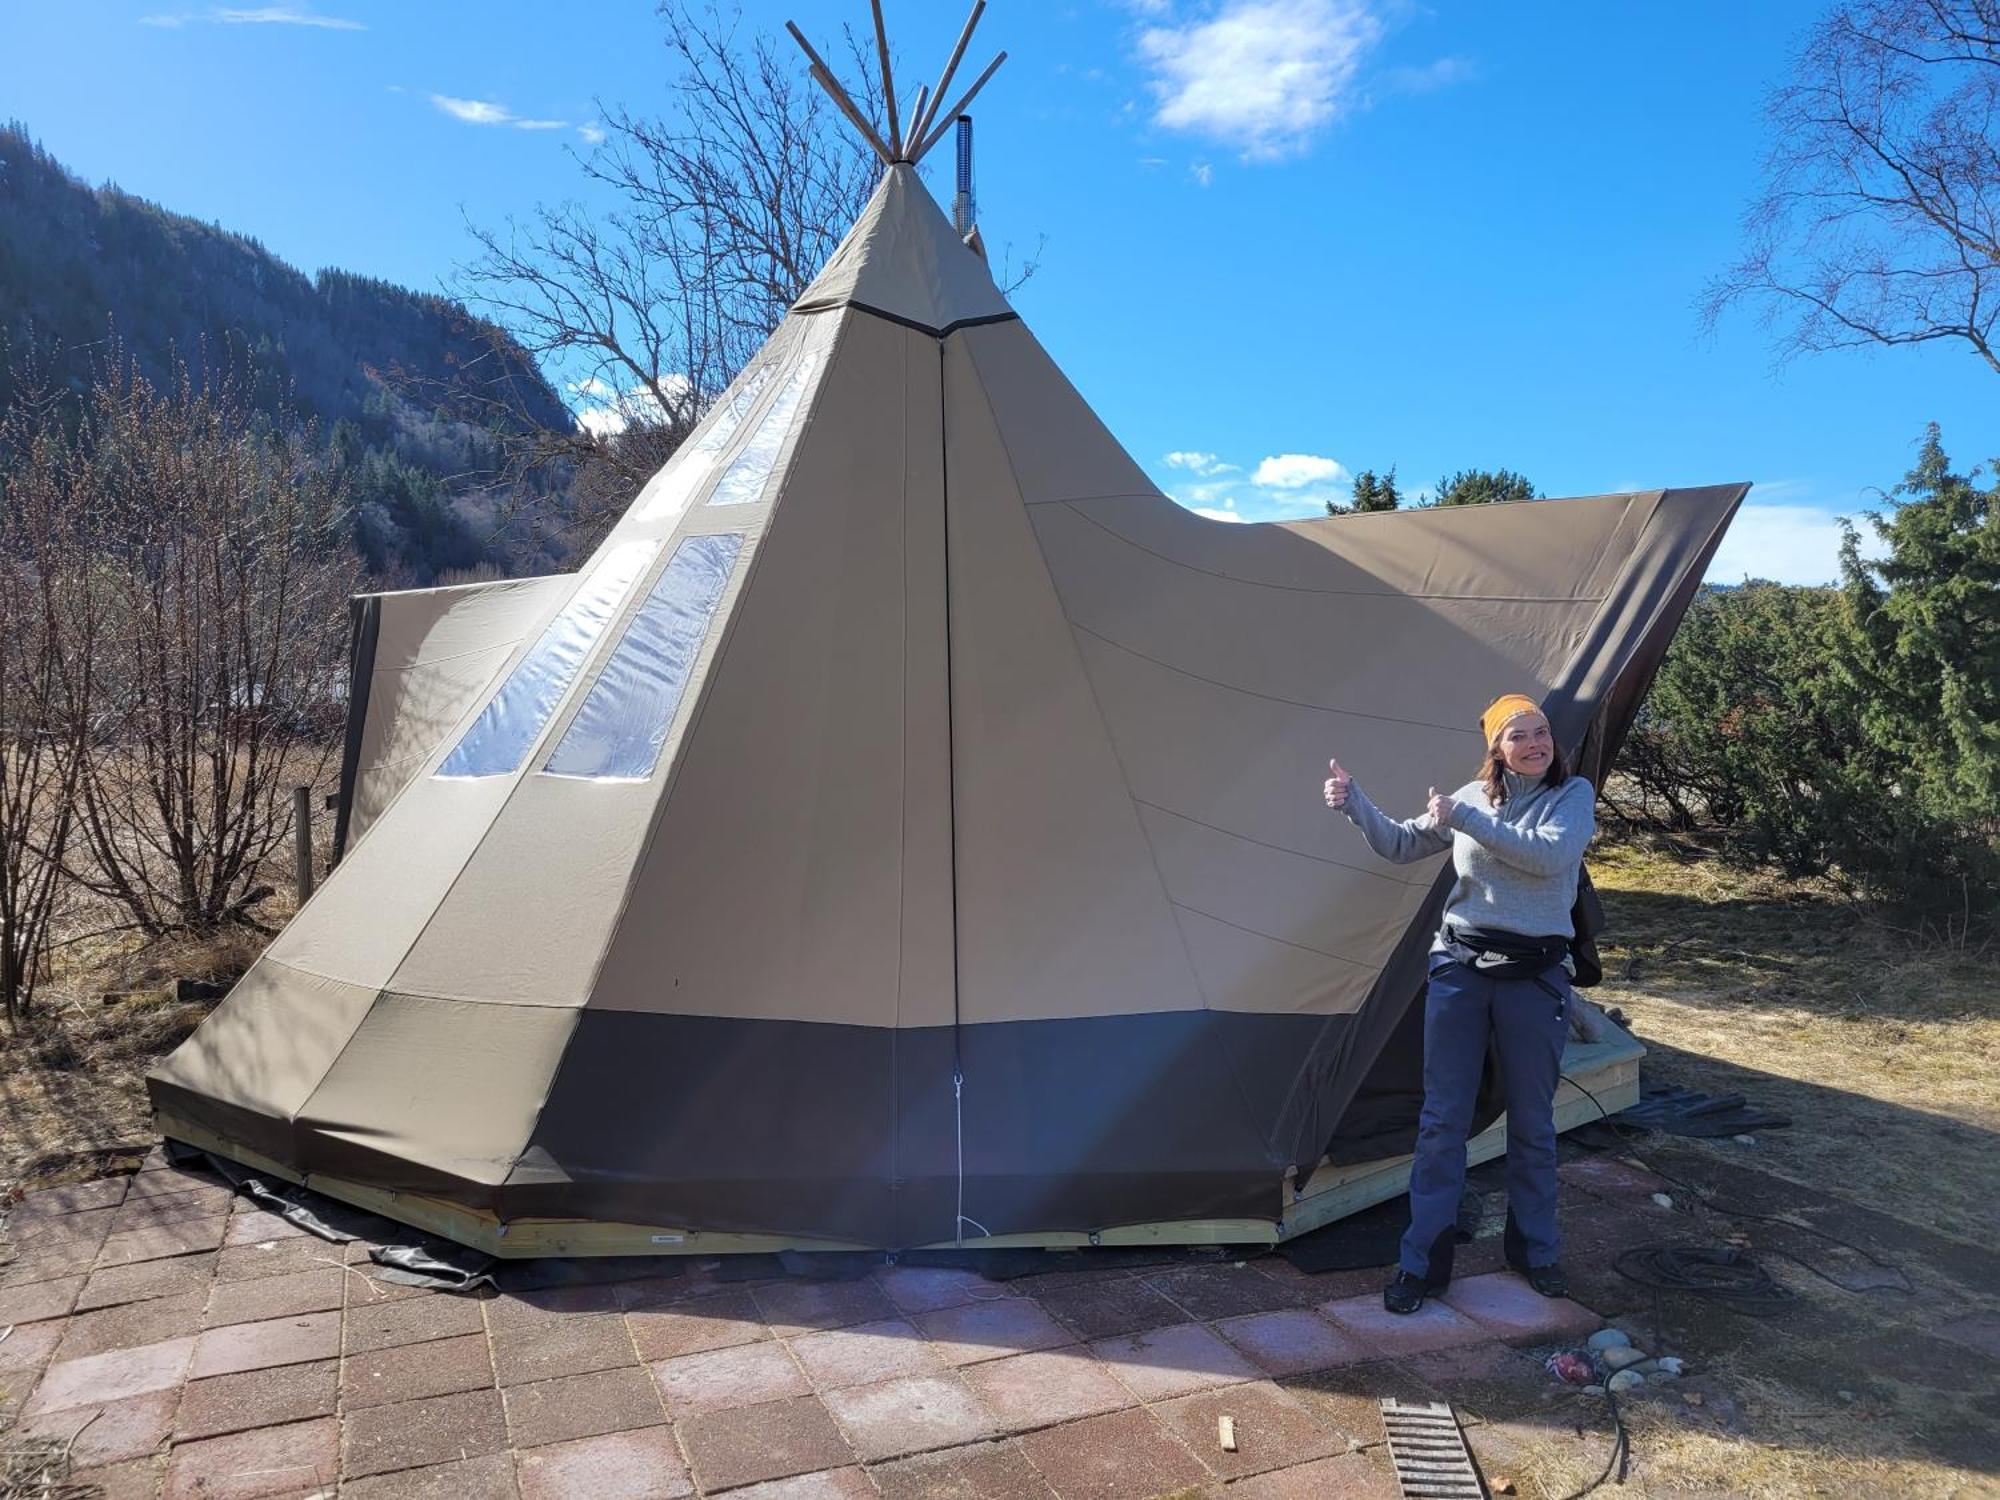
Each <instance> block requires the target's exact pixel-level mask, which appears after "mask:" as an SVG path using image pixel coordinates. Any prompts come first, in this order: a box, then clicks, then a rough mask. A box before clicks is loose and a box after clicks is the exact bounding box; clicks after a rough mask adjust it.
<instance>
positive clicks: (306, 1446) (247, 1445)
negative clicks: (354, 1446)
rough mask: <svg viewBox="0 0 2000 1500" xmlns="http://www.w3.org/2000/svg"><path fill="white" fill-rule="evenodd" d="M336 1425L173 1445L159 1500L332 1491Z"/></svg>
mask: <svg viewBox="0 0 2000 1500" xmlns="http://www.w3.org/2000/svg"><path fill="white" fill-rule="evenodd" d="M339 1462H340V1424H339V1423H338V1422H336V1421H334V1419H333V1418H331V1417H323V1418H321V1419H320V1420H319V1421H316V1422H298V1423H295V1424H293V1425H292V1426H290V1427H263V1428H259V1429H258V1430H257V1431H255V1432H239V1433H235V1434H232V1435H231V1436H229V1437H217V1438H207V1439H204V1440H203V1441H201V1442H199V1443H182V1444H177V1445H176V1446H175V1448H174V1451H173V1453H172V1455H171V1456H170V1457H169V1458H168V1460H167V1483H166V1489H165V1491H164V1493H163V1495H162V1497H161V1500H264V1497H266V1496H275V1495H299V1494H304V1493H305V1492H307V1491H308V1490H311V1489H314V1488H323V1489H331V1488H332V1487H333V1484H334V1481H335V1478H336V1476H337V1474H338V1472H339Z"/></svg>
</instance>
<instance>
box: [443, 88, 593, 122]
mask: <svg viewBox="0 0 2000 1500" xmlns="http://www.w3.org/2000/svg"><path fill="white" fill-rule="evenodd" d="M431 103H433V104H435V105H436V106H437V107H438V108H439V109H441V110H443V111H444V112H445V113H446V114H448V115H450V116H451V117H452V118H453V119H454V120H463V121H464V122H465V123H466V124H468V125H511V126H513V127H514V128H515V129H516V130H563V129H566V128H567V127H568V125H569V121H567V120H529V119H523V118H522V117H521V116H520V115H517V114H515V113H514V111H513V110H511V109H509V108H508V107H507V106H506V105H504V104H495V103H494V102H493V101H492V100H490V99H455V98H453V97H452V96H451V95H450V94H432V95H431Z"/></svg>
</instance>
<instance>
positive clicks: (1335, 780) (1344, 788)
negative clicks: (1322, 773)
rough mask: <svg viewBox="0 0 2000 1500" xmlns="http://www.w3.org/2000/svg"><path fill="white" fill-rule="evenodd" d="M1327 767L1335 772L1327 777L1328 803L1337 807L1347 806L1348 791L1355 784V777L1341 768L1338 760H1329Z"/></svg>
mask: <svg viewBox="0 0 2000 1500" xmlns="http://www.w3.org/2000/svg"><path fill="white" fill-rule="evenodd" d="M1326 768H1327V770H1329V771H1331V772H1332V773H1333V774H1332V775H1331V776H1329V777H1327V778H1326V805H1327V806H1328V807H1335V808H1339V807H1345V806H1347V792H1348V788H1350V787H1352V786H1353V785H1354V778H1353V777H1352V776H1349V775H1348V774H1347V773H1346V772H1345V771H1343V770H1341V769H1340V762H1339V761H1337V760H1330V761H1328V762H1327V763H1326Z"/></svg>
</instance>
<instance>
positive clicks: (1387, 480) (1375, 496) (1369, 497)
mask: <svg viewBox="0 0 2000 1500" xmlns="http://www.w3.org/2000/svg"><path fill="white" fill-rule="evenodd" d="M1402 503H1403V495H1402V491H1400V490H1398V489H1397V488H1396V470H1395V466H1394V465H1391V466H1390V468H1389V472H1388V473H1386V474H1377V473H1376V472H1375V471H1374V470H1373V469H1363V470H1362V471H1361V472H1360V473H1359V474H1356V475H1355V476H1354V493H1353V499H1352V503H1350V504H1347V505H1341V504H1339V503H1337V502H1335V501H1332V500H1329V501H1327V502H1326V513H1327V514H1328V515H1330V516H1347V515H1355V514H1358V513H1359V512H1361V511H1368V510H1394V509H1395V508H1396V507H1397V506H1399V505H1401V504H1402Z"/></svg>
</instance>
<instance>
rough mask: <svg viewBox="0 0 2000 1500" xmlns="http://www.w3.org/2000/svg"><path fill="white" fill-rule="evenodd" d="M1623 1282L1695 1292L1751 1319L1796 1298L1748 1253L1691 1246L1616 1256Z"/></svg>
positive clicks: (1776, 1310)
mask: <svg viewBox="0 0 2000 1500" xmlns="http://www.w3.org/2000/svg"><path fill="white" fill-rule="evenodd" d="M1611 1267H1612V1269H1613V1270H1615V1271H1616V1272H1617V1273H1618V1274H1619V1275H1620V1276H1623V1277H1624V1278H1625V1279H1626V1280H1627V1281H1636V1282H1638V1283H1639V1285H1641V1286H1645V1287H1651V1288H1653V1289H1654V1290H1655V1291H1662V1292H1693V1293H1695V1294H1696V1295H1697V1296H1701V1297H1706V1298H1708V1299H1709V1300H1710V1301H1711V1302H1720V1303H1721V1304H1723V1306H1725V1307H1728V1308H1730V1309H1732V1310H1734V1311H1736V1312H1740V1313H1747V1314H1749V1315H1750V1316H1751V1317H1753V1318H1768V1317H1770V1316H1772V1315H1773V1314H1775V1313H1780V1312H1783V1311H1785V1310H1786V1309H1787V1308H1789V1307H1791V1306H1792V1305H1793V1304H1794V1303H1795V1302H1797V1301H1798V1294H1797V1293H1796V1292H1793V1291H1790V1290H1788V1289H1787V1288H1786V1287H1784V1286H1783V1285H1781V1284H1780V1283H1779V1281H1778V1279H1777V1278H1776V1277H1774V1276H1773V1275H1772V1274H1771V1273H1770V1272H1769V1271H1768V1270H1766V1269H1765V1268H1764V1267H1763V1266H1761V1265H1759V1264H1758V1263H1757V1262H1756V1261H1755V1260H1754V1259H1752V1258H1751V1257H1750V1255H1748V1254H1747V1253H1746V1252H1744V1251H1742V1250H1737V1249H1734V1248H1718V1249H1706V1248H1701V1247H1697V1246H1690V1245H1639V1246H1636V1247H1635V1248H1633V1249H1630V1250H1624V1251H1621V1252H1619V1254H1618V1255H1616V1256H1614V1257H1613V1258H1612V1261H1611Z"/></svg>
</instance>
